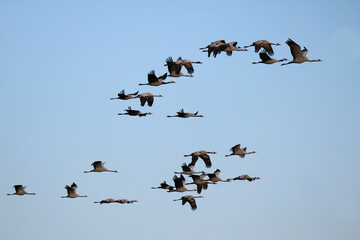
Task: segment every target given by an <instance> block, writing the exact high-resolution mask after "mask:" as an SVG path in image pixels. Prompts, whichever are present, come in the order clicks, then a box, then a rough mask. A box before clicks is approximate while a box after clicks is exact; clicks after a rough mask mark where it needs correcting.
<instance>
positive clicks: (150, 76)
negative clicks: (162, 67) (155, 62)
mask: <svg viewBox="0 0 360 240" xmlns="http://www.w3.org/2000/svg"><path fill="white" fill-rule="evenodd" d="M157 81H158V78H157V77H156V75H155V70H151V71H150V72H149V73H148V82H149V83H154V82H157Z"/></svg>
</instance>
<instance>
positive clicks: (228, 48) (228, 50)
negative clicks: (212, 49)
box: [223, 42, 247, 56]
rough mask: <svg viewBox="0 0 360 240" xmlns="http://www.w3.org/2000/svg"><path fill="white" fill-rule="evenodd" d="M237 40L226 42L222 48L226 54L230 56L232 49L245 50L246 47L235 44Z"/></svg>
mask: <svg viewBox="0 0 360 240" xmlns="http://www.w3.org/2000/svg"><path fill="white" fill-rule="evenodd" d="M236 45H237V42H230V43H227V44H226V48H225V49H224V50H223V51H224V52H226V55H228V56H231V55H232V52H233V51H246V52H247V49H244V48H241V47H240V46H236Z"/></svg>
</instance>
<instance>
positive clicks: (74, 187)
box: [71, 182, 77, 190]
mask: <svg viewBox="0 0 360 240" xmlns="http://www.w3.org/2000/svg"><path fill="white" fill-rule="evenodd" d="M71 188H72V189H74V190H75V189H77V185H76V183H74V182H73V183H72V184H71Z"/></svg>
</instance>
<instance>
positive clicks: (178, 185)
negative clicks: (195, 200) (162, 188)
mask: <svg viewBox="0 0 360 240" xmlns="http://www.w3.org/2000/svg"><path fill="white" fill-rule="evenodd" d="M173 181H174V184H175V188H181V187H183V186H184V185H183V180H182V179H181V178H179V177H178V176H176V175H175V176H174V177H173Z"/></svg>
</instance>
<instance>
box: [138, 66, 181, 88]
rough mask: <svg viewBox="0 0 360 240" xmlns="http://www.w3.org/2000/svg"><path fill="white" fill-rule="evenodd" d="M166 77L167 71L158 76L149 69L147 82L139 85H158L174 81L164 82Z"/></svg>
mask: <svg viewBox="0 0 360 240" xmlns="http://www.w3.org/2000/svg"><path fill="white" fill-rule="evenodd" d="M166 77H167V73H165V74H164V75H162V76H160V77H156V75H155V71H154V70H151V71H150V72H149V73H148V83H139V85H150V86H160V85H163V84H169V83H175V82H174V81H170V82H164V80H165V79H166Z"/></svg>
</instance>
